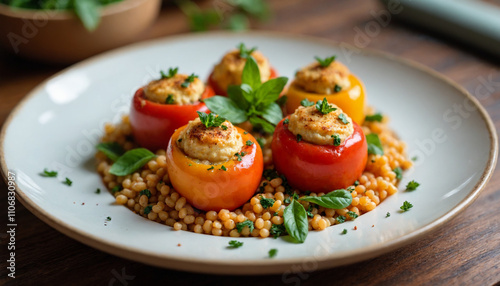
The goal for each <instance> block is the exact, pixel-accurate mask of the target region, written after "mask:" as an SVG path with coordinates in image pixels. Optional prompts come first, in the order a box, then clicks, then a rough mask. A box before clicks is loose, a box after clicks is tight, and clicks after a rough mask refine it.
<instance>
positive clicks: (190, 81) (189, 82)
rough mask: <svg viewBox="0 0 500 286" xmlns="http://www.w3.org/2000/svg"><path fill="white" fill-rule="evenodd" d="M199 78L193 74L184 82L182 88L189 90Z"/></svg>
mask: <svg viewBox="0 0 500 286" xmlns="http://www.w3.org/2000/svg"><path fill="white" fill-rule="evenodd" d="M197 77H198V76H197V75H195V74H194V73H192V74H191V75H189V76H188V77H187V78H186V79H185V80H184V82H183V83H182V84H181V86H182V87H183V88H187V87H188V86H189V85H190V84H191V83H192V82H193V81H194V79H195V78H197Z"/></svg>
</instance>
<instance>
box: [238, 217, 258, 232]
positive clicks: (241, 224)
mask: <svg viewBox="0 0 500 286" xmlns="http://www.w3.org/2000/svg"><path fill="white" fill-rule="evenodd" d="M245 226H248V228H249V230H250V232H252V231H253V230H254V228H255V227H254V225H253V221H251V220H249V219H247V220H246V221H244V222H239V223H237V224H236V230H237V231H238V232H241V231H242V230H243V228H244V227H245Z"/></svg>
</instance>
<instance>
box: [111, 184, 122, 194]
mask: <svg viewBox="0 0 500 286" xmlns="http://www.w3.org/2000/svg"><path fill="white" fill-rule="evenodd" d="M121 190H122V187H121V186H120V185H119V186H114V187H113V188H112V189H111V193H113V194H114V193H116V192H119V191H121Z"/></svg>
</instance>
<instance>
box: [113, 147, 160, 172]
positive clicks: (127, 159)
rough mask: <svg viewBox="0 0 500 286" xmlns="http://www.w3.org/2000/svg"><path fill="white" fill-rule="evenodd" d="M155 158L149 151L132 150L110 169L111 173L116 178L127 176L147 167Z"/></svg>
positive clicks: (143, 149)
mask: <svg viewBox="0 0 500 286" xmlns="http://www.w3.org/2000/svg"><path fill="white" fill-rule="evenodd" d="M154 157H156V155H155V154H153V153H152V152H151V151H149V150H148V149H145V148H136V149H132V150H130V151H127V152H126V153H125V154H123V156H121V157H120V158H118V160H116V162H115V163H114V164H113V165H112V166H111V168H110V169H109V172H110V173H111V174H113V175H115V176H126V175H128V174H132V173H133V172H134V171H136V170H137V169H139V168H141V167H142V166H144V165H146V163H147V162H149V160H151V159H153V158H154Z"/></svg>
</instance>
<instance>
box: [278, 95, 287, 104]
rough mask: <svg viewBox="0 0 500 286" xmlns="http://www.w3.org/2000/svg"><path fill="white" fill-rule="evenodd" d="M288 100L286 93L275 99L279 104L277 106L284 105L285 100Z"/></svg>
mask: <svg viewBox="0 0 500 286" xmlns="http://www.w3.org/2000/svg"><path fill="white" fill-rule="evenodd" d="M287 101H288V96H286V95H282V96H280V97H279V98H278V99H277V100H276V103H277V104H278V105H279V106H285V104H286V102H287Z"/></svg>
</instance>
